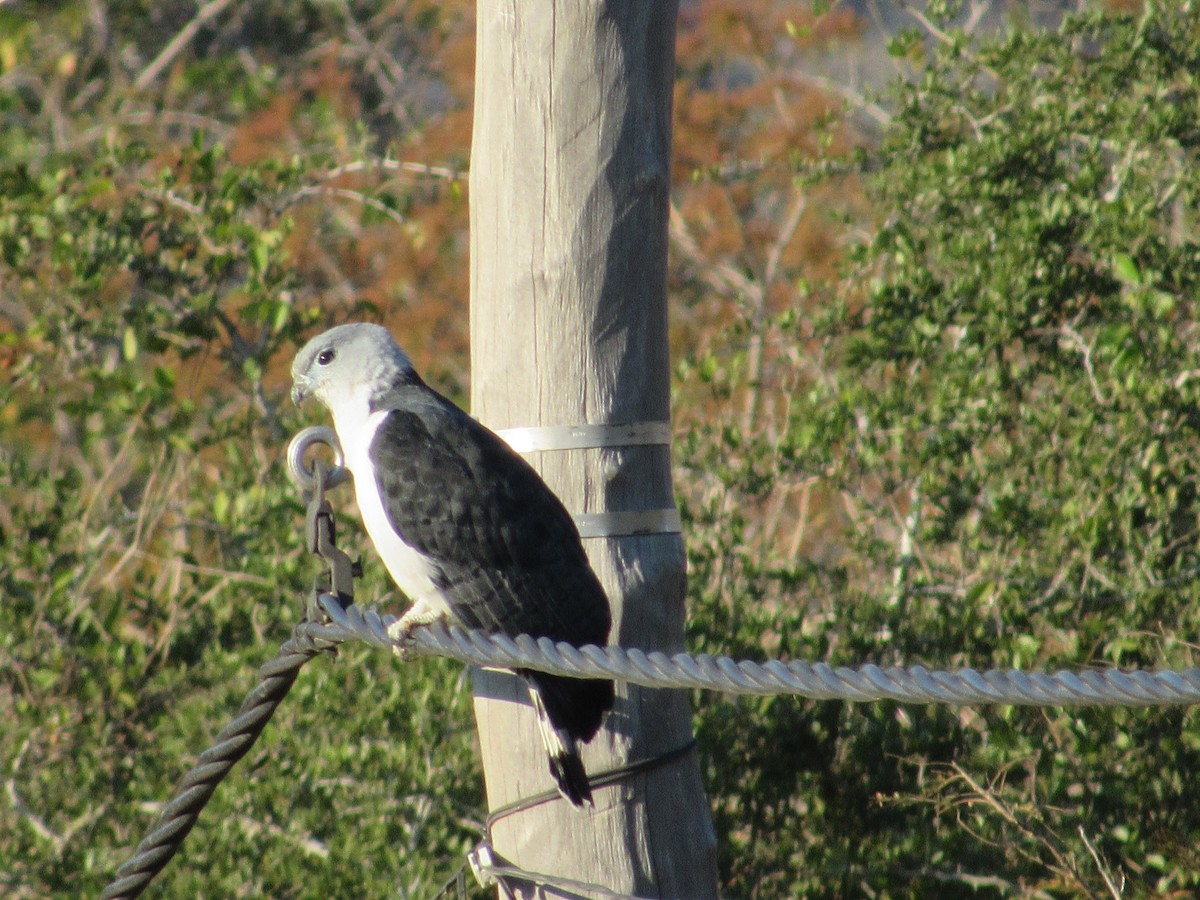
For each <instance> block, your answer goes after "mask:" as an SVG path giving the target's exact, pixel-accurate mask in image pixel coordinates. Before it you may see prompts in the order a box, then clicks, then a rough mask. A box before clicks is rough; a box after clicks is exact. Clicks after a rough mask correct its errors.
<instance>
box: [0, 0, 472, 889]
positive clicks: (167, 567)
mask: <svg viewBox="0 0 1200 900" xmlns="http://www.w3.org/2000/svg"><path fill="white" fill-rule="evenodd" d="M289 6H291V4H255V5H253V7H254V9H253V12H252V13H248V14H247V16H246V17H244V18H243V19H241V20H240V24H239V23H235V25H237V26H238V27H234V28H233V30H232V31H231V30H229V28H225V29H222V28H217V27H216V24H217V23H213V25H212V26H210V27H209V28H208V29H207V30H205V29H202V30H201V32H200V33H199V34H198V36H197V38H196V40H197V42H198V45H199V47H198V48H197V47H192V48H190V49H189V50H188V51H187V52H185V53H184V54H183V55H181V56H180V57H179V59H178V60H176V62H175V65H174V68H172V69H171V70H170V72H171V74H170V77H169V85H168V86H167V87H166V88H165V89H164V90H163V93H162V95H161V96H159V97H157V98H156V101H155V102H157V103H161V105H162V107H163V108H162V109H157V108H155V103H149V104H147V97H146V95H145V94H139V93H138V92H137V91H136V90H132V89H131V88H130V86H129V83H128V82H129V80H130V79H132V78H133V77H134V76H135V75H136V73H137V72H141V71H145V67H146V66H147V65H148V64H149V60H150V59H152V58H153V56H154V55H155V54H157V53H158V52H159V51H160V50H162V34H163V29H164V28H165V29H167V30H168V33H171V34H173V33H175V32H177V31H178V29H179V28H182V27H183V26H184V25H185V24H186V23H187V21H188V20H189V19H190V17H191V16H192V15H193V14H194V8H193V7H192V5H191V4H147V3H118V2H113V3H109V4H88V3H60V4H50V5H44V6H42V7H39V10H38V11H39V15H38V16H25V15H22V14H21V13H20V12H19V11H9V10H8V9H7V8H5V9H0V65H2V66H3V67H4V68H5V70H6V71H7V73H8V74H7V75H6V79H7V80H6V85H7V86H6V87H5V88H3V89H0V115H2V116H3V118H4V121H5V127H4V128H3V129H0V323H2V325H0V369H2V370H3V373H4V377H3V378H0V484H3V485H4V489H3V503H0V596H2V597H3V602H2V603H0V635H3V637H0V642H2V643H0V712H3V714H4V718H5V721H6V722H7V726H6V728H5V729H4V731H3V734H2V735H0V761H2V763H0V764H2V767H3V778H4V780H5V783H6V784H7V785H8V789H7V794H6V798H7V799H6V800H5V801H4V802H3V803H0V832H3V833H4V834H5V835H6V840H5V842H4V846H3V849H2V850H0V873H2V874H0V893H3V894H4V895H5V896H11V897H22V896H54V895H57V896H78V895H80V894H86V895H94V894H96V893H98V892H99V890H100V889H101V887H102V886H103V885H104V884H105V883H107V881H108V879H109V878H110V877H111V876H112V874H113V872H114V871H115V869H116V867H117V866H118V865H119V864H120V863H121V862H122V861H123V860H124V858H125V857H126V856H127V854H128V852H129V850H130V848H132V846H133V845H134V844H135V843H136V842H137V840H138V839H139V838H140V837H141V835H142V833H143V832H144V831H145V830H146V829H147V828H148V827H149V826H150V825H151V824H152V822H153V821H154V817H155V815H156V814H157V807H158V805H160V804H161V802H162V801H163V800H165V799H166V798H167V797H169V796H170V793H171V791H172V789H173V787H174V785H175V783H176V782H177V781H178V779H179V778H180V777H181V776H182V774H183V773H184V772H185V771H186V769H187V768H188V766H189V765H190V764H191V763H192V761H194V759H195V756H196V755H197V754H198V753H199V752H200V751H201V750H203V749H204V748H205V747H206V746H208V745H209V744H210V743H211V741H212V739H213V738H214V737H215V735H216V733H217V732H218V731H219V730H220V728H221V727H222V726H223V725H224V724H225V723H226V722H227V721H228V720H229V718H230V717H231V716H232V714H233V713H234V712H235V711H236V709H237V707H238V705H239V704H240V702H241V700H242V697H243V696H244V694H245V693H246V691H248V690H249V689H250V688H251V687H252V686H253V685H254V683H255V680H256V672H257V669H258V667H259V666H260V665H261V664H263V663H265V662H266V661H268V660H269V659H270V658H271V657H272V656H274V654H275V650H276V648H277V647H278V645H279V644H280V643H281V642H282V641H283V640H285V639H286V638H287V637H288V634H289V632H290V629H291V627H292V625H293V624H294V623H295V622H296V621H297V620H298V619H299V616H300V613H301V605H302V604H301V601H302V594H303V592H304V590H305V589H306V587H307V585H308V584H309V583H310V581H311V578H312V575H313V574H314V573H315V570H316V565H317V564H316V561H315V560H313V559H312V558H311V557H309V556H307V555H306V554H305V552H304V542H303V509H302V508H301V505H300V502H299V497H298V496H297V492H296V491H295V489H294V488H293V487H292V486H291V485H290V484H289V483H288V481H287V479H286V477H285V475H284V471H283V466H282V464H281V456H282V449H283V447H284V446H285V444H286V441H287V439H288V437H289V436H290V435H291V433H292V432H293V431H295V430H296V429H297V428H298V427H299V426H300V425H301V424H305V423H306V422H307V421H308V417H307V416H303V417H302V416H301V415H300V414H299V412H298V411H296V410H294V409H293V408H292V407H291V405H290V404H288V403H286V380H285V377H284V369H285V367H286V365H287V363H288V361H289V360H290V357H291V354H292V353H293V352H294V350H295V348H296V346H297V343H298V342H299V341H301V340H302V338H303V337H305V336H307V334H308V332H310V331H311V330H312V328H313V327H314V326H316V325H318V324H320V323H321V322H322V321H323V320H324V318H325V314H324V313H323V312H322V310H321V308H320V306H319V305H318V300H319V292H320V291H321V290H322V288H323V286H324V283H323V281H322V280H321V279H319V278H308V277H302V274H304V273H306V272H308V271H310V270H311V267H312V266H313V261H312V259H311V257H310V256H309V255H308V254H307V250H306V244H305V240H304V239H303V238H304V235H300V236H299V238H300V239H298V236H297V231H298V226H299V230H302V231H304V232H305V233H308V232H312V231H324V230H330V229H329V224H328V223H329V221H330V220H331V219H333V218H334V217H335V213H336V211H334V212H330V213H328V218H325V219H322V218H319V217H315V216H314V215H313V212H312V209H311V206H310V204H311V200H310V198H312V197H318V196H323V195H322V194H321V191H322V190H323V186H324V185H325V183H327V181H328V180H329V177H330V176H329V172H330V170H331V168H332V167H334V166H337V165H343V164H345V162H346V159H345V147H346V145H345V143H344V141H343V139H344V138H345V136H346V133H347V131H346V130H345V127H344V125H343V123H341V122H340V121H334V117H327V118H322V117H323V116H324V115H325V113H326V112H327V111H328V108H329V106H328V102H329V101H328V98H327V97H322V96H321V95H320V92H319V91H317V90H314V91H313V92H312V94H311V95H310V96H308V97H306V98H305V97H301V98H299V99H298V100H296V102H295V104H294V106H293V112H294V118H293V119H291V120H290V121H289V122H288V123H287V126H286V127H288V128H294V129H296V131H297V132H298V133H303V134H305V135H306V137H307V138H308V143H306V145H305V146H304V148H303V152H296V153H282V154H281V153H278V152H268V153H262V152H255V153H250V152H248V151H247V149H246V145H245V143H244V142H242V143H238V142H236V141H234V140H232V137H233V136H234V134H235V131H236V129H237V127H248V126H246V123H245V122H243V121H239V120H238V118H237V117H238V116H242V115H253V114H255V113H256V111H259V112H260V111H261V109H262V108H263V107H264V106H265V105H266V104H267V99H268V98H267V94H268V93H273V92H274V91H275V88H274V87H273V81H274V80H275V79H278V78H283V79H284V80H286V81H295V80H297V79H299V77H300V75H299V73H297V72H296V71H295V68H294V63H295V62H301V61H302V60H301V58H299V57H297V59H296V60H295V61H294V63H293V68H292V69H289V70H287V71H286V72H285V71H283V70H282V69H280V70H275V71H272V70H271V67H270V66H269V65H267V64H266V63H265V62H264V60H266V59H268V58H274V59H276V60H277V61H280V64H281V65H283V61H285V60H287V58H288V54H289V53H293V52H296V51H297V50H299V49H300V47H301V46H304V47H308V42H310V41H312V40H313V35H312V34H310V33H309V32H308V30H307V24H312V23H311V22H309V19H320V18H321V17H323V16H326V15H332V13H330V12H329V9H330V7H329V6H328V4H308V5H306V7H305V10H304V11H302V14H301V15H300V16H299V17H297V16H296V15H293V14H292V12H290V11H289V10H288V9H287V7H289ZM89 11H90V12H89ZM181 15H182V16H183V18H182V19H179V18H178V17H179V16H181ZM97 17H99V18H97ZM285 19H286V21H287V22H288V23H289V27H288V28H281V27H277V26H279V24H280V23H282V22H283V21H284V20H285ZM306 23H307V24H306ZM102 26H103V30H101V29H102ZM252 34H254V35H257V36H258V38H257V40H258V43H255V41H253V40H250V39H249V37H248V36H249V35H252ZM266 45H270V48H271V49H270V51H269V52H268V51H266V50H263V48H264V47H265V46H266ZM247 46H253V47H256V48H257V49H259V50H263V52H262V53H261V54H260V55H259V57H258V61H259V62H260V63H263V65H262V66H261V67H260V68H258V69H257V70H256V72H255V73H253V74H247V73H246V72H244V71H242V70H243V68H244V67H245V65H246V61H247V60H249V59H250V58H251V57H250V56H249V55H247V54H245V53H240V51H242V50H245V49H246V47H247ZM193 52H201V55H200V56H193V55H192V53H193ZM131 62H132V63H133V67H132V68H131V67H130V63H131ZM234 79H236V81H237V87H236V89H235V90H234V91H233V92H232V94H233V99H232V100H230V99H229V95H227V94H226V92H225V91H224V90H221V91H213V89H212V88H213V85H214V84H216V83H219V82H223V81H226V80H234ZM12 85H17V86H18V87H17V89H15V90H14V89H12V88H11V86H12ZM368 93H369V92H368ZM64 98H67V99H64ZM275 100H276V101H277V100H278V98H277V97H276V98H275ZM226 104H228V105H226ZM147 106H149V108H147ZM364 106H365V102H364ZM222 120H223V121H222ZM254 121H255V122H257V123H258V127H260V128H261V127H264V126H263V123H262V122H261V121H260V120H254ZM181 123H186V127H181ZM267 124H268V125H274V122H273V120H268V122H267ZM280 127H283V126H280ZM354 187H355V191H354V192H350V193H353V194H356V195H359V196H361V197H362V198H363V199H364V200H373V199H374V198H373V197H370V196H369V191H370V188H369V187H367V188H363V187H361V186H360V185H357V184H356V185H355V186H354ZM346 190H347V191H348V192H349V189H348V188H347V189H346ZM360 191H361V193H360ZM391 196H392V198H393V199H392V200H391V203H392V206H393V207H394V206H396V205H399V204H401V203H403V202H405V197H406V192H405V191H403V190H401V189H398V188H396V187H393V189H392V195H391ZM364 205H369V204H366V203H359V204H358V206H352V207H351V210H352V211H353V212H357V211H358V208H360V207H361V206H364ZM379 205H380V206H381V207H384V208H386V207H387V203H386V202H385V201H382V200H381V201H379ZM341 212H342V217H341V218H340V220H339V225H340V228H339V229H334V230H335V231H336V234H337V237H338V238H339V239H341V240H347V238H348V237H349V238H363V236H364V235H369V233H370V232H369V229H370V227H371V226H370V225H369V224H368V225H365V226H360V225H359V220H358V217H357V216H354V215H345V214H344V213H345V211H344V210H343V211H341ZM325 239H326V240H330V238H329V237H328V235H326V236H325ZM338 264H340V260H332V259H330V258H328V257H323V258H322V259H321V260H320V265H321V266H323V267H324V269H325V270H326V271H329V272H336V270H337V266H338ZM338 280H339V281H340V280H341V279H340V276H338ZM346 305H347V306H348V308H349V309H348V311H349V312H353V311H354V310H355V308H356V307H355V304H354V303H353V302H351V303H348V304H346ZM343 314H344V313H343ZM340 500H341V502H342V503H343V504H344V501H345V498H344V497H342V498H340ZM335 502H338V498H335ZM356 533H357V532H356V526H353V525H351V523H350V522H349V521H348V522H347V523H346V528H345V530H344V531H343V535H344V536H348V535H353V534H356ZM347 546H350V545H349V544H347ZM368 569H369V571H368V574H367V578H366V579H365V580H364V581H363V582H362V587H361V589H362V596H363V597H364V599H368V598H369V599H371V600H375V599H377V598H380V599H383V600H384V602H385V603H386V601H387V594H388V592H389V590H390V587H389V585H388V583H387V580H386V578H385V576H384V575H383V573H382V572H381V571H379V570H372V569H371V565H370V563H368ZM461 681H462V675H461V667H457V666H453V665H450V664H442V665H438V664H433V663H431V664H419V665H418V664H414V665H409V666H405V667H403V668H402V667H400V666H399V665H398V664H397V663H396V662H395V661H394V660H389V659H385V658H380V657H379V656H378V654H371V653H368V652H366V651H362V650H354V649H348V650H346V651H345V652H343V653H342V654H341V655H339V656H338V657H336V658H322V659H318V660H316V661H314V662H312V663H311V664H310V665H309V666H308V667H306V669H305V670H304V671H303V672H302V673H301V675H300V677H299V680H298V682H297V685H296V687H295V688H294V689H293V691H292V693H291V695H290V696H289V697H288V698H287V701H286V702H285V704H284V705H283V707H282V708H281V711H280V712H279V713H278V715H277V716H276V718H275V720H274V721H273V723H272V724H271V725H270V726H269V727H268V728H267V730H266V732H265V733H264V735H263V737H262V738H261V740H260V743H259V744H258V745H257V746H256V748H255V749H254V750H253V751H252V752H251V754H250V756H249V757H248V758H247V759H246V760H244V761H243V762H242V763H241V764H240V765H239V766H238V767H237V769H235V772H234V774H233V775H232V776H231V778H230V779H229V780H228V781H227V782H226V783H225V784H223V785H222V786H221V789H220V790H219V791H218V792H217V794H216V796H215V798H214V800H213V802H212V804H211V805H210V807H209V808H208V809H207V810H206V811H205V813H204V815H203V817H202V819H201V821H200V823H199V824H198V826H197V827H196V829H195V831H194V832H193V833H192V834H191V836H190V838H189V841H188V843H187V845H186V847H185V848H184V850H183V852H182V853H181V854H180V855H179V857H177V858H176V859H175V860H174V861H173V863H172V865H171V866H170V867H169V869H168V870H167V871H166V872H165V873H164V874H163V875H162V876H161V879H160V882H161V886H160V887H158V888H157V889H158V890H159V891H160V892H161V893H162V894H164V895H168V896H201V895H207V896H234V895H243V894H248V895H254V896H273V897H277V896H300V895H305V896H347V895H363V894H378V895H383V894H397V893H399V894H401V895H404V896H408V895H412V894H416V895H427V894H429V893H431V892H432V891H433V890H434V889H436V888H437V887H439V886H440V885H441V884H442V883H443V882H444V881H445V880H446V878H447V877H448V876H449V875H450V873H451V872H453V871H454V869H455V868H457V866H458V865H459V864H460V863H461V861H462V858H463V855H464V853H465V851H466V850H467V849H469V847H470V846H471V844H472V842H473V841H474V840H475V839H476V837H477V834H478V827H479V826H478V824H477V823H479V821H480V813H479V808H480V804H481V802H482V798H481V791H480V778H479V773H478V764H477V762H476V760H475V753H474V743H473V742H474V734H473V729H472V723H471V715H470V702H469V692H468V691H467V690H466V688H465V686H464V685H463V684H462V683H461ZM447 773H452V774H447Z"/></svg>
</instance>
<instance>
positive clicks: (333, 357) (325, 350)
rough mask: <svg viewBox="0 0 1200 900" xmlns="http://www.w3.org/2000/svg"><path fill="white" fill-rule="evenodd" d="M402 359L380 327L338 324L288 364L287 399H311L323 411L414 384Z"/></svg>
mask: <svg viewBox="0 0 1200 900" xmlns="http://www.w3.org/2000/svg"><path fill="white" fill-rule="evenodd" d="M418 380H419V379H418V377H417V374H416V372H415V371H414V370H413V367H412V363H411V362H409V359H408V355H407V354H406V353H405V352H404V351H403V350H401V349H400V348H399V347H398V346H397V345H396V342H395V341H394V340H392V336H391V334H390V333H389V332H388V330H387V329H386V328H384V327H383V326H382V325H371V324H368V323H365V322H358V323H354V324H351V325H339V326H337V327H336V328H331V329H329V331H326V332H325V333H323V334H319V335H317V336H316V337H315V338H313V339H312V340H311V341H309V342H308V343H307V344H305V345H304V347H303V348H302V349H301V350H300V352H299V353H297V354H296V359H295V361H293V362H292V400H293V402H295V403H296V404H297V405H299V404H300V403H301V402H303V401H304V400H305V398H307V397H316V398H317V399H318V400H320V401H321V402H322V403H324V404H325V406H326V407H328V408H329V409H333V408H334V407H335V406H338V405H340V404H343V403H351V402H355V401H360V402H361V401H365V402H367V403H369V402H370V401H371V400H372V399H374V397H376V396H377V395H379V394H381V393H383V392H385V391H387V390H388V389H389V388H391V387H393V386H394V385H395V384H396V383H397V382H400V381H409V382H412V381H418Z"/></svg>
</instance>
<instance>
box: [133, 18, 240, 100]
mask: <svg viewBox="0 0 1200 900" xmlns="http://www.w3.org/2000/svg"><path fill="white" fill-rule="evenodd" d="M231 3H233V0H209V2H208V3H206V4H205V5H204V6H202V7H200V11H199V12H197V13H196V16H195V18H193V19H192V20H191V21H190V22H188V23H187V24H186V25H184V26H183V28H182V29H180V31H179V33H178V34H177V35H175V37H173V38H172V39H171V41H170V42H169V43H168V44H167V46H165V47H163V48H162V51H161V52H160V53H159V54H158V56H156V57H154V61H153V62H151V63H150V65H148V66H146V68H145V69H143V70H142V74H141V75H139V76H138V77H137V78H136V79H135V80H134V82H133V86H134V88H136V89H137V90H139V91H140V90H144V89H145V88H147V87H148V86H149V85H150V83H151V82H152V81H154V80H155V79H156V78H158V76H159V75H161V74H162V71H163V69H165V68H166V67H167V66H169V65H170V64H171V63H172V62H173V61H174V59H175V57H176V56H178V55H179V54H180V53H182V52H183V49H184V48H185V47H186V46H187V45H188V44H190V43H191V42H192V39H193V38H194V37H195V36H196V33H197V32H199V31H200V29H201V28H202V27H203V26H204V23H205V22H207V21H208V20H209V19H212V18H213V17H215V16H219V15H220V14H221V13H222V12H224V11H225V8H226V7H228V6H229V5H230V4H231Z"/></svg>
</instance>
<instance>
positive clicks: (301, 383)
mask: <svg viewBox="0 0 1200 900" xmlns="http://www.w3.org/2000/svg"><path fill="white" fill-rule="evenodd" d="M311 389H312V384H311V382H310V381H309V380H308V379H307V378H306V377H304V376H303V375H297V376H296V377H295V380H294V381H293V382H292V402H293V403H294V404H296V405H297V406H299V405H300V404H301V403H303V402H304V401H305V400H307V399H308V395H309V392H310V390H311Z"/></svg>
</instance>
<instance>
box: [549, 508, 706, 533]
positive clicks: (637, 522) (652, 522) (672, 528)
mask: <svg viewBox="0 0 1200 900" xmlns="http://www.w3.org/2000/svg"><path fill="white" fill-rule="evenodd" d="M571 518H573V519H574V520H575V527H576V528H578V529H579V536H580V537H583V538H597V537H628V536H631V535H638V534H679V533H680V532H682V531H683V522H682V521H681V520H680V518H679V510H677V509H676V508H675V507H671V508H670V509H643V510H637V511H634V512H602V513H576V514H575V515H574V516H572V517H571Z"/></svg>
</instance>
